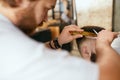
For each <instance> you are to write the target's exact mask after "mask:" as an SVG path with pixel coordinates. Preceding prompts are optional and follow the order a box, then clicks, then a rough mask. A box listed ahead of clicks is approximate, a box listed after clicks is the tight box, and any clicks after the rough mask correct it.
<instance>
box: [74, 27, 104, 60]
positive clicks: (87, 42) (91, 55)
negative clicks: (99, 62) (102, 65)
mask: <svg viewBox="0 0 120 80" xmlns="http://www.w3.org/2000/svg"><path fill="white" fill-rule="evenodd" d="M81 29H83V30H84V31H87V32H92V33H94V31H93V29H94V30H95V31H97V32H100V31H101V30H104V28H102V27H98V26H84V27H82V28H81ZM95 40H96V38H95V37H89V36H88V37H86V36H83V37H82V38H78V39H76V42H77V46H78V50H79V52H80V54H81V56H82V57H83V58H84V59H86V60H88V61H92V62H95V61H96V51H95Z"/></svg>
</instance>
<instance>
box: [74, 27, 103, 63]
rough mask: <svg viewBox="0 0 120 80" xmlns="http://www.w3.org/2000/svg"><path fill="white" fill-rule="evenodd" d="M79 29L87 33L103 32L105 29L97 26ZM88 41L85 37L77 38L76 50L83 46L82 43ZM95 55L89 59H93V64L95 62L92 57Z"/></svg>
mask: <svg viewBox="0 0 120 80" xmlns="http://www.w3.org/2000/svg"><path fill="white" fill-rule="evenodd" d="M81 29H83V30H84V31H87V32H92V33H94V31H93V29H94V30H95V31H96V32H100V31H101V30H105V28H103V27H99V26H84V27H82V28H81ZM86 40H88V39H87V38H86V37H85V36H83V37H82V38H77V39H76V43H77V47H78V50H79V49H80V48H81V45H82V44H83V42H84V41H86ZM79 52H80V53H81V51H80V50H79ZM94 56H95V55H94V54H93V56H91V58H92V59H93V62H95V61H94V60H95V59H94V58H95V57H94Z"/></svg>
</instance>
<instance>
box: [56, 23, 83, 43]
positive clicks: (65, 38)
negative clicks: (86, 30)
mask: <svg viewBox="0 0 120 80" xmlns="http://www.w3.org/2000/svg"><path fill="white" fill-rule="evenodd" d="M69 31H79V32H82V31H83V30H82V29H80V28H79V27H78V26H76V25H69V26H66V27H64V29H63V30H62V32H61V34H60V36H59V37H58V42H59V44H60V45H63V44H65V43H69V42H71V41H72V40H74V39H76V38H80V37H82V35H81V34H76V35H71V34H70V32H69Z"/></svg>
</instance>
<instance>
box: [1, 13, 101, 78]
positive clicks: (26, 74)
mask: <svg viewBox="0 0 120 80" xmlns="http://www.w3.org/2000/svg"><path fill="white" fill-rule="evenodd" d="M98 75H99V69H98V66H97V65H95V64H93V63H89V62H87V61H84V60H82V59H79V58H76V57H71V56H69V55H68V53H67V52H66V51H54V50H51V49H47V48H46V47H45V46H44V45H43V44H42V43H38V42H36V41H34V40H32V39H30V38H29V37H28V36H26V35H25V34H24V33H22V32H21V31H20V30H19V29H18V28H17V27H15V25H13V24H12V23H11V22H10V21H9V20H8V19H7V18H6V17H4V16H3V15H0V80H98V77H99V76H98Z"/></svg>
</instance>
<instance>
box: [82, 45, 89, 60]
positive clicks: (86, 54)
mask: <svg viewBox="0 0 120 80" xmlns="http://www.w3.org/2000/svg"><path fill="white" fill-rule="evenodd" d="M81 54H82V57H83V58H86V59H89V57H90V55H89V52H88V49H87V46H83V47H82V48H81Z"/></svg>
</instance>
